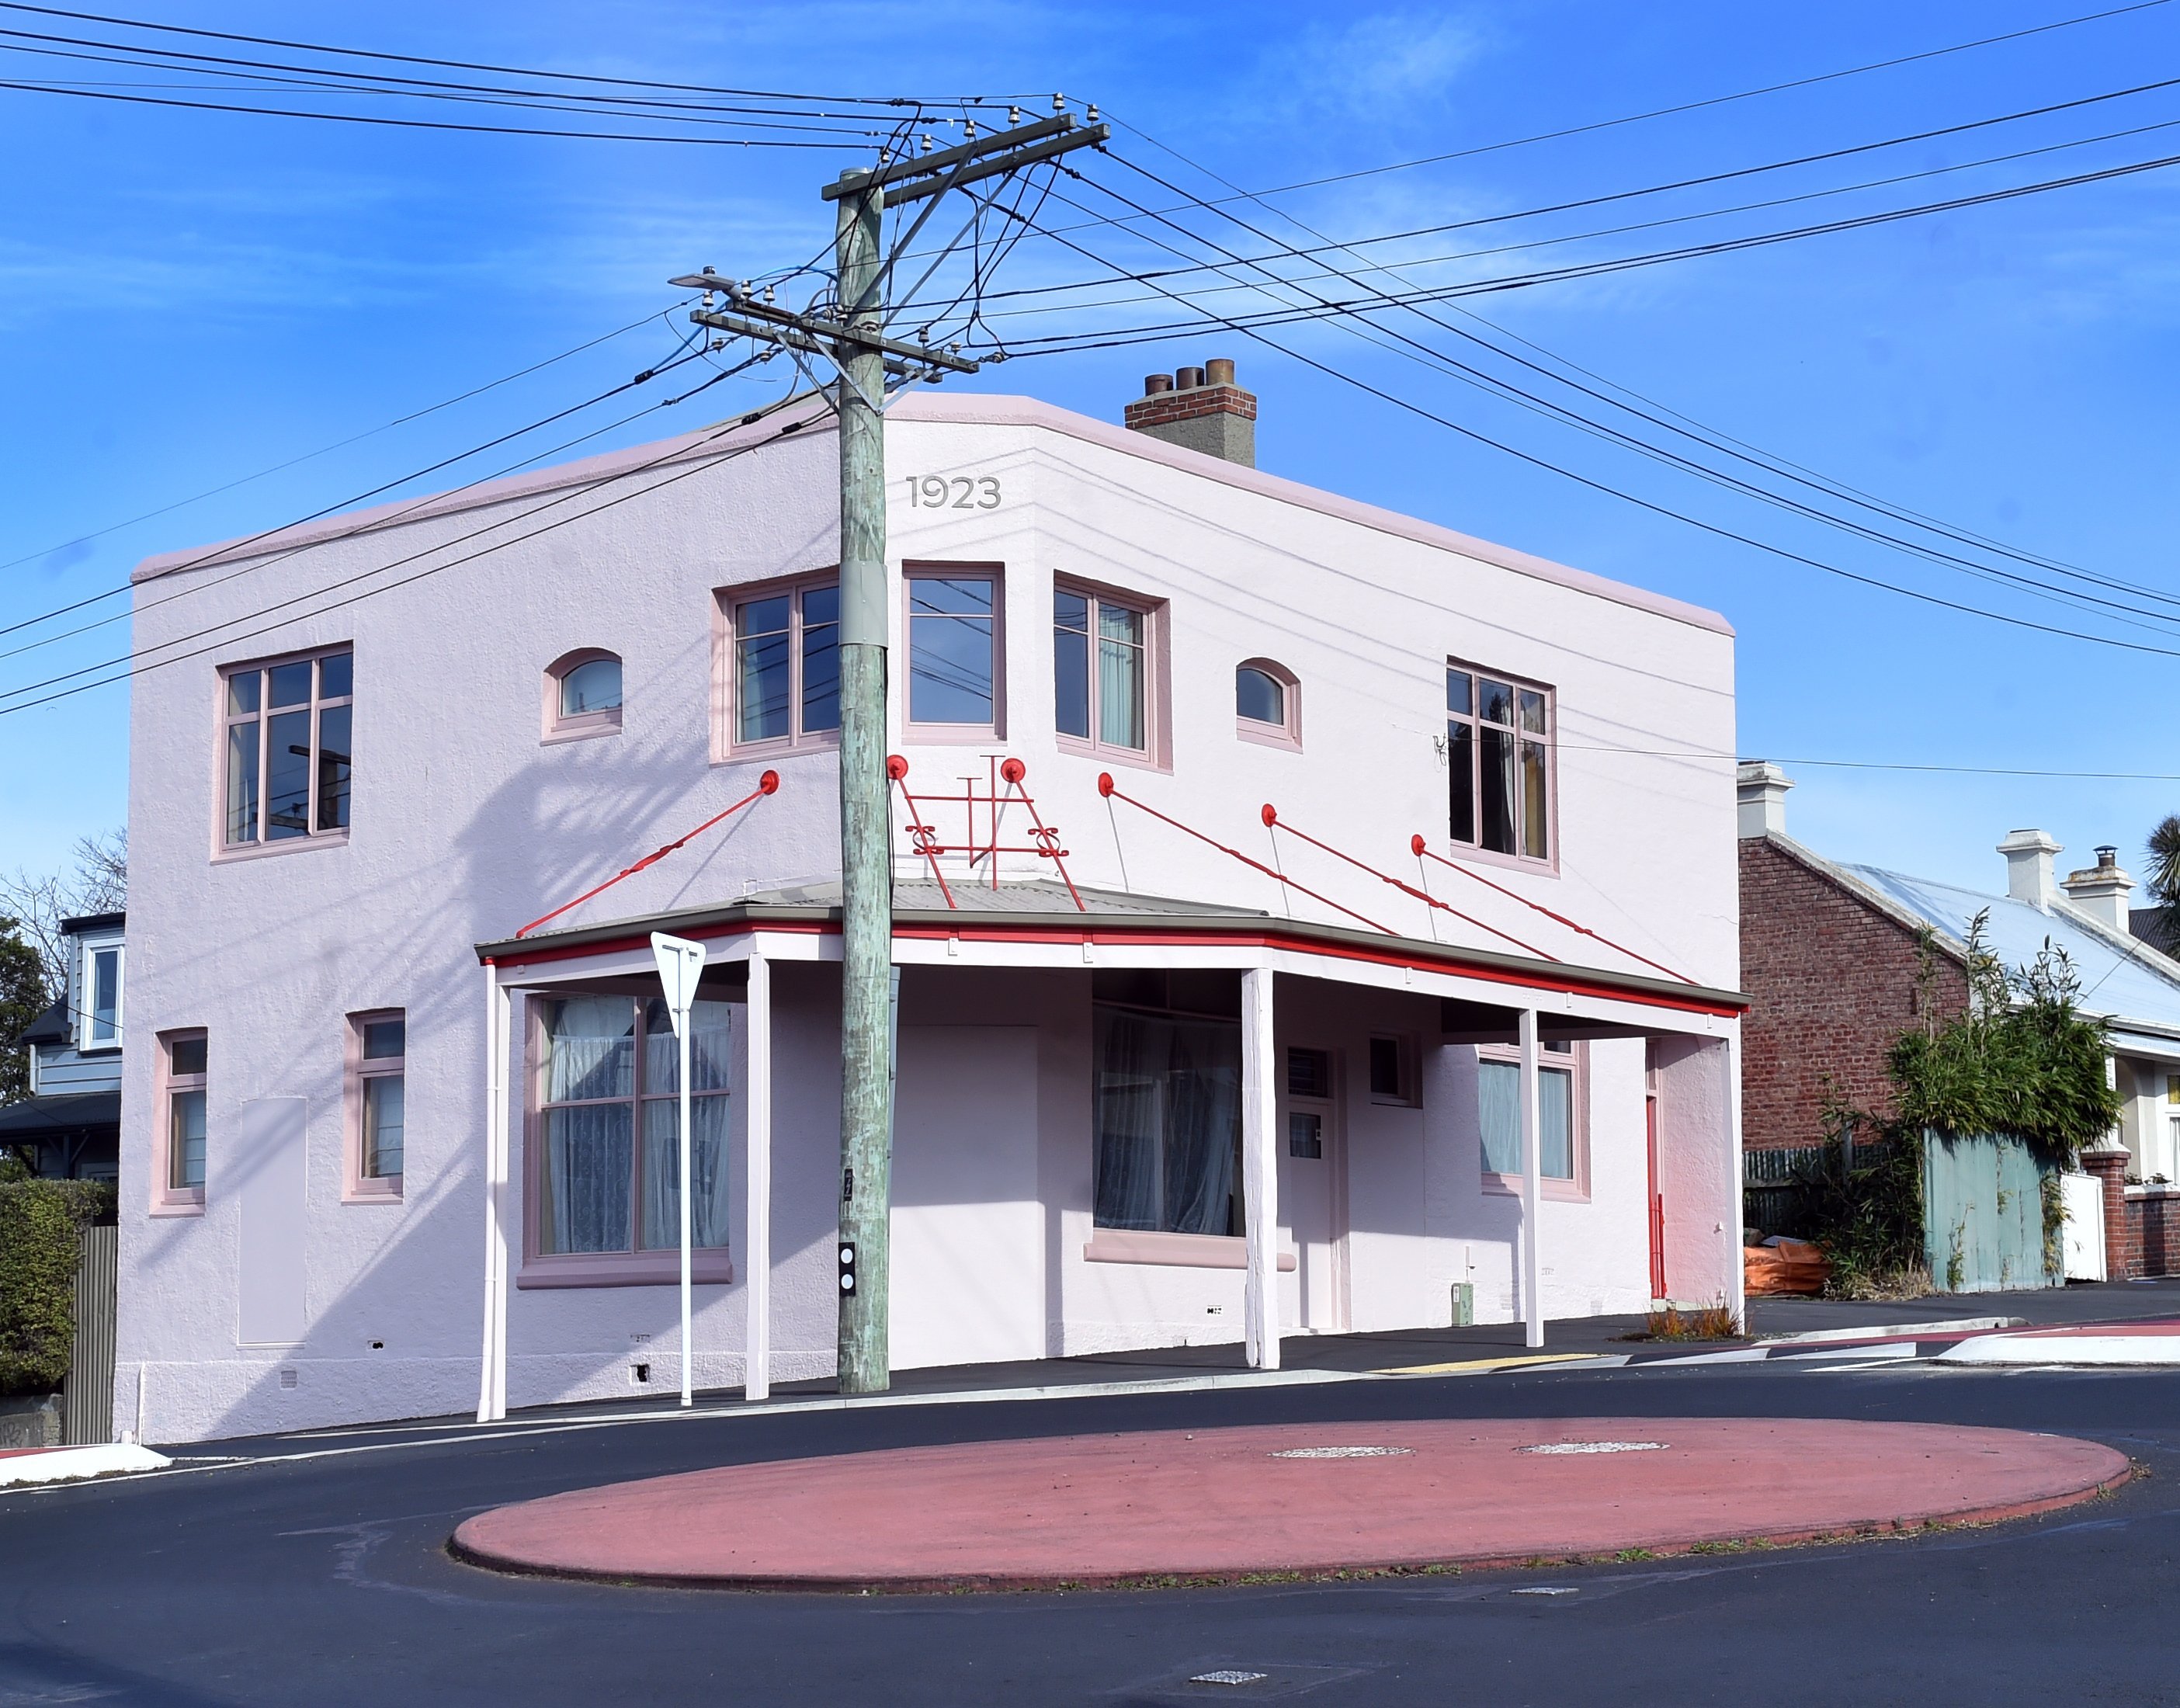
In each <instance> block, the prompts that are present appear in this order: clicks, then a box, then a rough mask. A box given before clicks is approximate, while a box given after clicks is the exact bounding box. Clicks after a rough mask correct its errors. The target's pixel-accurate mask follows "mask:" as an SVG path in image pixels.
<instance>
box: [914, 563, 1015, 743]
mask: <svg viewBox="0 0 2180 1708" xmlns="http://www.w3.org/2000/svg"><path fill="white" fill-rule="evenodd" d="M906 581H907V586H908V722H909V725H910V727H911V729H912V730H915V731H917V733H919V734H922V735H925V736H934V735H935V736H939V737H940V738H941V739H944V737H945V736H948V735H950V734H952V735H960V736H970V737H990V736H996V735H998V734H999V724H1000V715H999V706H1000V703H1001V692H1002V691H1001V686H1000V681H999V576H996V575H994V574H990V573H977V572H972V571H967V570H955V569H938V568H922V569H918V568H911V569H910V570H908V572H907V575H906Z"/></svg>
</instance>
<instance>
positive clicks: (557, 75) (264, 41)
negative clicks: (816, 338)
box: [0, 0, 2162, 107]
mask: <svg viewBox="0 0 2180 1708" xmlns="http://www.w3.org/2000/svg"><path fill="white" fill-rule="evenodd" d="M2154 3H2162V0H2154ZM0 11H6V12H24V13H30V14H36V15H37V16H39V17H42V18H69V19H75V20H76V21H77V22H79V23H85V24H107V25H117V26H118V27H120V28H123V29H129V30H146V31H151V32H156V33H157V34H161V35H166V36H191V37H194V38H195V39H196V40H199V41H237V42H243V43H246V44H248V45H250V46H251V47H284V48H289V49H291V50H293V51H295V52H304V53H331V54H338V55H341V56H343V57H345V58H355V59H372V60H380V61H383V62H385V63H388V64H395V65H431V66H437V67H438V68H440V69H444V70H450V71H482V72H489V73H493V74H497V75H500V76H507V77H536V78H542V79H549V80H554V81H560V82H568V83H594V84H610V85H615V86H617V87H620V88H627V89H663V90H671V91H677V92H680V93H684V94H694V95H727V96H743V97H746V98H748V99H751V100H765V101H814V102H829V103H830V104H832V105H834V106H858V107H917V106H920V105H921V104H922V103H921V102H917V100H915V99H914V98H913V97H911V96H863V95H812V94H809V93H807V92H790V91H784V90H776V89H733V88H723V87H720V86H718V85H713V84H707V83H668V82H662V81H659V80H655V79H652V78H641V77H615V76H608V75H606V74H603V73H597V72H571V71H545V70H538V69H526V68H523V67H519V66H513V65H493V64H488V63H481V62H479V61H476V60H471V59H436V58H430V57H428V56H426V55H423V54H416V53H389V52H383V51H381V50H378V49H376V48H366V47H333V46H328V45H327V44H325V43H322V42H313V41H290V40H288V39H286V38H284V37H282V36H245V35H241V34H238V33H235V32H234V31H230V30H204V29H198V28H194V27H191V26H190V25H181V24H161V23H154V22H151V21H150V20H148V19H139V18H117V17H114V16H112V15H110V14H105V13H99V12H74V11H69V10H66V9H64V8H60V7H57V6H31V5H25V4H20V3H17V0H0ZM1008 98H1009V97H1006V96H981V97H971V96H961V97H956V98H955V99H953V100H949V101H948V102H946V103H945V104H947V105H950V106H951V105H955V104H957V102H962V101H966V102H972V103H973V104H982V105H989V104H994V103H998V104H1004V103H1005V101H1006V100H1007V99H1008ZM1013 98H1015V99H1022V98H1026V97H1021V96H1016V97H1013Z"/></svg>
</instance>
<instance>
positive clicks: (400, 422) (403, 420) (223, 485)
mask: <svg viewBox="0 0 2180 1708" xmlns="http://www.w3.org/2000/svg"><path fill="white" fill-rule="evenodd" d="M657 319H658V316H657V315H656V314H647V315H645V316H644V317H642V318H641V319H640V320H632V321H630V322H629V323H628V324H627V325H626V326H623V327H617V328H614V330H613V331H611V332H606V333H599V334H598V335H597V337H596V338H593V339H586V340H585V341H584V342H583V343H581V344H576V345H575V347H574V348H572V349H570V350H562V351H561V352H560V353H559V355H548V356H547V357H546V358H545V359H544V360H543V361H534V362H531V364H530V365H529V366H526V367H519V368H517V369H515V372H513V373H508V374H502V375H501V376H500V377H498V379H493V380H487V381H486V382H485V383H483V384H482V385H479V386H472V387H471V388H470V389H469V390H467V391H465V392H457V393H456V394H454V396H452V397H450V398H442V399H440V400H439V401H438V403H435V404H427V405H425V406H424V407H423V408H422V409H418V410H410V411H409V413H408V414H406V415H399V416H394V419H393V420H392V421H381V422H380V423H379V424H378V425H377V427H366V428H365V429H364V430H363V431H362V432H361V433H350V435H349V436H348V437H347V438H344V439H335V440H334V441H333V443H332V444H327V445H320V446H319V447H318V448H317V449H316V450H310V451H305V452H304V453H303V454H302V455H300V456H293V457H289V459H288V460H286V461H285V462H278V463H274V464H272V465H271V466H269V467H267V468H261V469H258V470H256V471H253V472H251V473H250V474H246V475H237V476H236V477H234V479H233V480H231V481H223V482H220V484H219V485H217V486H216V487H207V488H206V489H205V490H204V491H202V492H201V493H191V494H190V496H189V497H188V498H185V499H175V500H174V501H173V503H172V504H161V505H160V506H159V507H158V508H157V510H146V511H144V512H143V513H142V514H141V515H134V516H130V517H129V518H128V519H127V520H126V521H118V522H108V523H107V525H106V526H104V527H102V528H93V529H92V530H91V532H88V533H83V534H78V535H76V536H75V537H74V538H72V539H66V540H58V541H56V542H55V543H53V544H52V545H50V546H45V547H41V548H40V549H38V550H37V551H35V552H25V554H23V555H22V556H21V557H19V558H11V559H8V561H7V562H5V563H0V572H4V571H6V570H13V569H19V568H20V567H21V566H22V565H25V564H27V563H30V562H31V561H32V560H33V559H38V558H44V557H50V556H52V554H53V553H55V552H62V551H66V550H67V549H68V548H69V547H71V546H80V545H88V544H89V543H91V541H93V540H100V539H104V538H105V537H107V535H108V534H115V533H119V532H121V531H122V530H123V529H124V528H133V527H135V526H137V525H138V524H139V523H141V522H148V521H155V520H157V518H158V517H160V516H163V515H171V514H173V512H174V511H176V510H185V509H187V508H188V507H189V506H190V505H191V504H201V503H203V502H204V500H206V499H213V498H217V497H218V496H219V495H220V494H221V493H230V492H233V491H234V489H235V488H237V487H245V486H248V485H249V484H250V482H252V481H261V480H264V479H266V478H267V477H269V476H272V475H277V474H281V473H284V472H285V471H287V470H289V469H292V468H295V467H297V466H300V465H301V464H303V463H306V462H310V461H311V460H314V459H316V458H318V457H322V456H326V455H330V454H331V453H333V452H334V451H338V450H345V449H347V448H348V447H349V446H350V445H352V444H361V443H362V442H363V441H364V440H365V439H367V438H376V437H377V435H378V434H380V433H390V432H392V431H393V430H394V428H395V427H406V426H408V425H409V423H410V422H411V421H421V420H423V419H424V417H425V416H431V415H437V414H438V412H439V411H440V410H447V409H452V408H453V407H454V405H457V404H464V403H467V402H468V401H469V400H470V399H471V398H476V397H482V396H483V395H484V394H486V393H487V392H488V391H495V390H497V389H498V388H500V387H501V386H504V385H511V384H512V383H514V382H515V381H516V380H519V379H526V378H528V377H530V376H531V374H533V373H537V372H541V371H542V370H543V369H545V368H548V367H551V366H553V365H554V364H555V363H556V362H563V361H568V360H569V359H570V357H572V356H578V355H582V354H583V353H584V352H585V351H586V350H596V349H597V347H598V346H599V345H600V344H610V343H611V342H612V341H613V340H614V339H617V338H625V337H626V336H627V335H628V334H629V333H632V332H634V331H635V330H636V328H639V327H643V326H648V325H649V324H650V323H651V322H652V321H654V320H657ZM355 502H356V500H354V499H346V500H344V501H343V504H342V506H341V507H342V508H345V507H346V505H347V504H352V503H355ZM128 591H129V583H128V582H126V581H124V582H122V583H120V584H119V585H118V586H116V587H108V588H107V589H106V590H105V591H104V592H98V593H94V594H92V595H91V597H90V598H85V599H79V600H77V601H76V602H75V603H73V604H68V605H61V606H58V607H57V608H55V609H52V610H50V611H44V612H41V613H40V614H38V615H36V616H35V617H25V618H23V619H22V620H20V621H18V622H14V623H9V624H8V625H5V626H4V627H0V635H12V634H14V632H15V631H17V630H19V629H27V628H30V627H31V626H32V625H35V624H38V623H42V622H47V621H50V620H52V619H53V618H55V617H59V616H65V615H66V614H68V613H69V612H70V611H76V610H81V609H83V608H84V607H85V605H88V604H95V603H97V602H98V601H99V600H101V599H110V598H115V597H116V596H118V595H119V594H122V593H125V592H128Z"/></svg>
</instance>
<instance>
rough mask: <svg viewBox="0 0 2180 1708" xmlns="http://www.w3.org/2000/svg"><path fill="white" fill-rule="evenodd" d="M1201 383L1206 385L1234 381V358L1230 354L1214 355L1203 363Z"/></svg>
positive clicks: (1224, 383)
mask: <svg viewBox="0 0 2180 1708" xmlns="http://www.w3.org/2000/svg"><path fill="white" fill-rule="evenodd" d="M1203 383H1205V384H1206V385H1231V384H1233V383H1234V360H1233V358H1232V357H1231V356H1224V355H1214V356H1213V357H1212V358H1211V360H1210V361H1207V362H1206V363H1204V364H1203Z"/></svg>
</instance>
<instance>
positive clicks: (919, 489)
mask: <svg viewBox="0 0 2180 1708" xmlns="http://www.w3.org/2000/svg"><path fill="white" fill-rule="evenodd" d="M906 479H907V482H908V504H909V508H910V509H911V510H997V509H999V482H997V481H995V480H994V479H993V478H992V477H990V476H988V475H987V476H985V477H983V478H982V479H972V478H971V477H969V476H967V475H909V476H907V477H906Z"/></svg>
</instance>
